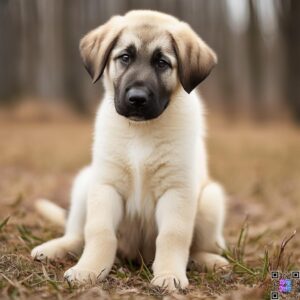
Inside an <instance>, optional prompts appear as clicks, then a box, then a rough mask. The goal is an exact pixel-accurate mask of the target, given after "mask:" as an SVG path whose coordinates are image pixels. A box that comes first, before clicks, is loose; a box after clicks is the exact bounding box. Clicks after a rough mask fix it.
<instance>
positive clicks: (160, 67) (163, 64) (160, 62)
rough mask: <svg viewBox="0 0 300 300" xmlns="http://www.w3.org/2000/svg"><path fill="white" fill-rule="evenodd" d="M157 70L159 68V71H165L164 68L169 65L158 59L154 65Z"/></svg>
mask: <svg viewBox="0 0 300 300" xmlns="http://www.w3.org/2000/svg"><path fill="white" fill-rule="evenodd" d="M156 66H157V68H159V69H160V70H165V69H166V68H168V67H169V64H168V63H167V62H166V61H165V60H163V59H159V60H158V61H157V63H156Z"/></svg>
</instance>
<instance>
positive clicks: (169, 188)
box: [32, 12, 227, 290]
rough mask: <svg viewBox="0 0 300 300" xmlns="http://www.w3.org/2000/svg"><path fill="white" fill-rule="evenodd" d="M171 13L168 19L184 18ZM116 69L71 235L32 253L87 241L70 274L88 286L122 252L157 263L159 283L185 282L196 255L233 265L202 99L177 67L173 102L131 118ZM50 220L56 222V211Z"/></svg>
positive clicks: (50, 253) (203, 261)
mask: <svg viewBox="0 0 300 300" xmlns="http://www.w3.org/2000/svg"><path fill="white" fill-rule="evenodd" d="M141 13H142V12H140V13H136V12H134V13H131V14H133V17H135V18H136V16H135V14H137V15H138V16H139V17H140V16H141ZM147 13H148V12H147ZM147 13H146V14H147ZM153 14H154V15H155V14H157V17H158V18H160V17H161V14H158V13H153ZM129 16H130V14H129ZM163 16H164V15H163ZM125 17H126V16H125ZM168 18H171V19H170V20H169V21H168V22H166V23H167V24H169V22H171V21H172V22H175V21H176V22H178V21H177V20H176V19H175V18H172V17H169V16H168ZM142 19H143V17H142ZM174 20H175V21H174ZM130 32H134V30H133V29H131V30H130ZM120 41H121V42H119V44H117V45H116V48H117V47H118V45H121V44H122V38H120ZM120 43H121V44H120ZM152 45H153V43H152ZM180 47H182V46H180ZM170 55H171V54H170ZM207 56H208V54H207ZM89 63H91V62H89ZM175 71H176V70H175ZM175 71H174V72H175ZM116 72H117V69H116V66H114V64H113V63H112V62H111V63H110V65H109V68H107V69H106V71H105V73H104V75H105V78H104V86H105V90H106V93H105V95H104V97H103V100H102V104H101V106H100V107H99V110H98V113H97V117H96V124H95V134H94V137H95V139H94V146H93V160H92V164H91V166H89V167H87V168H85V169H84V170H83V171H81V172H80V173H79V175H78V176H77V178H76V179H75V182H74V185H73V191H72V197H71V209H70V214H69V217H68V220H67V223H66V231H65V235H64V236H63V237H61V238H58V239H54V240H52V241H49V242H46V243H44V244H42V245H40V246H38V247H36V248H34V249H33V250H32V256H33V257H34V258H36V259H38V260H44V259H55V258H62V257H64V256H65V255H66V254H67V253H68V252H74V253H77V254H79V253H80V252H81V250H82V248H83V253H82V255H81V258H80V259H79V261H78V263H77V264H76V265H75V266H74V267H72V268H70V269H69V270H67V271H66V273H65V278H66V279H67V280H68V281H70V282H79V283H84V282H89V281H91V282H95V281H96V280H102V279H104V278H105V277H106V276H107V275H108V273H109V271H110V269H111V267H112V265H113V263H114V260H115V256H116V253H117V251H118V253H119V254H120V255H121V256H125V257H127V258H129V259H138V258H139V257H140V254H141V255H142V256H143V259H144V260H145V261H146V262H151V261H154V262H153V273H154V277H153V280H152V284H154V285H157V286H160V287H166V288H167V289H168V290H174V289H176V288H177V287H181V288H185V287H186V286H187V285H188V279H187V276H186V267H187V264H188V261H189V260H190V259H191V260H193V261H195V263H196V264H197V265H199V266H201V265H205V266H206V267H207V268H210V269H212V268H214V267H215V266H217V267H218V266H224V265H226V264H227V261H226V259H224V258H223V257H221V256H220V255H219V254H220V253H221V252H222V249H224V247H225V243H224V239H223V235H222V230H223V222H224V215H225V208H224V201H225V197H224V193H223V190H222V188H221V187H220V186H219V185H218V184H217V183H214V182H211V181H210V179H209V175H208V170H207V158H206V149H205V140H204V138H205V125H204V118H203V107H202V104H201V99H200V97H199V96H198V95H197V94H196V93H195V92H192V93H190V94H188V93H186V91H185V90H184V89H183V88H182V86H180V85H178V84H175V83H178V81H179V79H178V77H177V75H176V72H175V73H172V74H170V78H173V79H169V80H173V87H174V92H173V94H172V97H171V101H170V104H169V106H168V107H167V109H166V110H165V111H164V112H163V113H162V114H161V115H160V116H159V117H158V118H156V119H153V120H150V121H144V122H135V121H131V120H128V119H126V118H124V117H123V116H121V115H119V114H118V113H117V112H116V110H115V107H114V89H113V85H112V78H114V76H116ZM98 73H99V72H98ZM100 73H101V72H100ZM170 85H171V86H172V82H170ZM43 207H45V208H47V207H49V203H48V202H45V201H44V202H43V203H40V205H39V210H40V211H43ZM52 209H53V207H52ZM52 211H55V209H53V210H52ZM57 211H59V210H57ZM60 212H61V211H60ZM60 216H63V212H61V214H60ZM48 218H49V219H54V218H52V217H51V216H49V213H48ZM60 219H61V218H60ZM61 223H62V222H61V220H60V224H61Z"/></svg>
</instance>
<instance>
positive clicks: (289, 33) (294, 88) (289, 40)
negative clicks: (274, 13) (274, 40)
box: [278, 0, 300, 124]
mask: <svg viewBox="0 0 300 300" xmlns="http://www.w3.org/2000/svg"><path fill="white" fill-rule="evenodd" d="M278 12H279V24H280V28H281V33H282V41H283V50H284V53H285V59H286V62H285V66H286V68H285V71H284V78H283V84H284V91H285V96H286V98H287V99H284V100H285V101H287V103H288V106H289V108H290V110H291V112H292V115H293V117H294V119H295V121H296V122H297V123H298V124H300V36H299V29H300V1H299V0H281V9H279V10H278Z"/></svg>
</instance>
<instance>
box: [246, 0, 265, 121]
mask: <svg viewBox="0 0 300 300" xmlns="http://www.w3.org/2000/svg"><path fill="white" fill-rule="evenodd" d="M255 2H256V1H255V0H248V11H249V23H248V30H247V35H246V45H247V49H248V57H249V58H248V63H249V76H250V78H249V79H250V80H249V84H250V97H251V100H252V101H253V104H252V105H251V106H252V108H253V113H254V116H255V117H256V118H257V119H259V120H261V119H262V117H263V97H262V92H263V86H264V76H263V72H264V64H263V61H262V52H261V46H262V43H263V41H262V35H261V29H260V24H259V20H258V12H257V7H256V5H255Z"/></svg>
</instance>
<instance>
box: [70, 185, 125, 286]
mask: <svg viewBox="0 0 300 300" xmlns="http://www.w3.org/2000/svg"><path fill="white" fill-rule="evenodd" d="M122 215H123V206H122V199H121V196H120V195H119V194H118V193H117V191H116V190H115V189H114V188H113V187H111V186H109V185H94V186H92V187H91V189H90V191H89V195H88V203H87V218H86V220H87V221H86V225H85V232H84V235H85V247H84V251H83V254H82V256H81V258H80V260H79V261H78V263H77V264H76V265H75V266H74V267H72V268H71V269H69V270H68V271H66V273H65V275H64V276H65V278H66V279H67V280H68V281H69V282H75V283H76V282H77V283H95V282H96V281H97V280H103V279H104V278H105V277H106V276H107V274H108V273H109V271H110V269H111V267H112V265H113V263H114V259H115V255H116V250H117V238H116V230H117V227H118V224H119V222H120V220H121V218H122Z"/></svg>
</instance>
